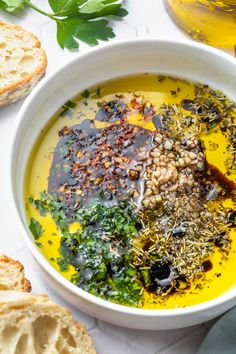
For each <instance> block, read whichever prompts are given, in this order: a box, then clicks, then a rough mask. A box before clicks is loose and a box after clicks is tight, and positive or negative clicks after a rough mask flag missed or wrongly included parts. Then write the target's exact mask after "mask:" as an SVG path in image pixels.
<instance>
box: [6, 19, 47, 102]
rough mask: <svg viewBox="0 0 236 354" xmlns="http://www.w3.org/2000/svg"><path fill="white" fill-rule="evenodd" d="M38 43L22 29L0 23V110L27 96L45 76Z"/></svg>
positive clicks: (42, 58) (41, 50) (42, 51)
mask: <svg viewBox="0 0 236 354" xmlns="http://www.w3.org/2000/svg"><path fill="white" fill-rule="evenodd" d="M46 66H47V58H46V54H45V52H44V50H43V49H42V48H41V43H40V42H39V40H38V39H37V37H35V36H34V35H33V34H32V33H30V32H28V31H26V30H24V29H23V28H22V27H20V26H17V25H12V24H9V23H6V22H2V21H0V107H1V106H4V105H7V104H10V103H12V102H15V101H17V100H19V99H21V98H23V97H24V96H25V95H27V94H28V93H29V92H30V91H31V90H32V88H33V87H34V86H35V85H36V84H37V83H38V82H39V80H40V79H41V78H42V76H43V75H44V73H45V70H46Z"/></svg>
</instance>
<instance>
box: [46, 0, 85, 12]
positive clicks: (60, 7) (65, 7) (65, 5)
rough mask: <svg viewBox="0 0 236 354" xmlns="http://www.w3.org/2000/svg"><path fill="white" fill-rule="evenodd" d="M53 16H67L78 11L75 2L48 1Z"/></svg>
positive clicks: (69, 0)
mask: <svg viewBox="0 0 236 354" xmlns="http://www.w3.org/2000/svg"><path fill="white" fill-rule="evenodd" d="M48 2H49V4H50V6H51V8H52V10H53V11H54V15H56V16H69V15H72V14H74V13H76V12H77V11H78V5H77V0H67V1H65V0H48Z"/></svg>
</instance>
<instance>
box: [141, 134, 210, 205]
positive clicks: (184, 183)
mask: <svg viewBox="0 0 236 354" xmlns="http://www.w3.org/2000/svg"><path fill="white" fill-rule="evenodd" d="M153 143H154V148H152V150H151V151H150V153H149V160H148V162H149V165H148V166H147V168H146V173H145V178H146V183H145V186H146V189H145V192H144V198H143V202H142V203H143V206H144V207H148V208H152V207H154V206H155V205H156V204H159V203H160V202H161V201H162V200H165V199H166V198H176V196H178V195H180V194H183V193H184V194H188V195H190V194H192V193H194V194H196V195H199V193H200V189H201V186H200V183H199V181H197V180H196V177H195V176H196V174H197V172H199V173H201V172H202V171H203V170H204V166H205V156H204V153H203V152H202V151H201V145H200V144H199V141H198V140H197V139H196V137H195V136H194V135H183V136H171V135H170V134H167V133H165V132H164V133H163V132H159V133H157V134H156V135H155V138H154V142H153Z"/></svg>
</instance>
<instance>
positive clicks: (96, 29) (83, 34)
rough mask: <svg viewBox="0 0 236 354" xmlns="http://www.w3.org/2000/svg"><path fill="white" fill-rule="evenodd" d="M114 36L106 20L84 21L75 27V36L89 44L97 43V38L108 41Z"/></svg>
mask: <svg viewBox="0 0 236 354" xmlns="http://www.w3.org/2000/svg"><path fill="white" fill-rule="evenodd" d="M114 37H115V34H114V32H113V30H112V28H111V27H109V26H108V21H106V20H97V21H89V22H85V23H83V24H82V25H81V26H79V27H78V29H77V38H79V39H80V40H81V41H83V42H85V43H87V44H89V45H97V44H98V40H99V39H100V40H103V41H108V40H109V39H110V38H114Z"/></svg>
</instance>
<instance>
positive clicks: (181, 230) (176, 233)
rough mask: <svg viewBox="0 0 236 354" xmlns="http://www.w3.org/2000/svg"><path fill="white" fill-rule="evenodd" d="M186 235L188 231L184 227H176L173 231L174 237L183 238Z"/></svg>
mask: <svg viewBox="0 0 236 354" xmlns="http://www.w3.org/2000/svg"><path fill="white" fill-rule="evenodd" d="M185 234H186V229H185V227H183V226H179V227H176V228H175V229H174V230H173V231H172V235H173V236H174V237H183V236H185Z"/></svg>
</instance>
